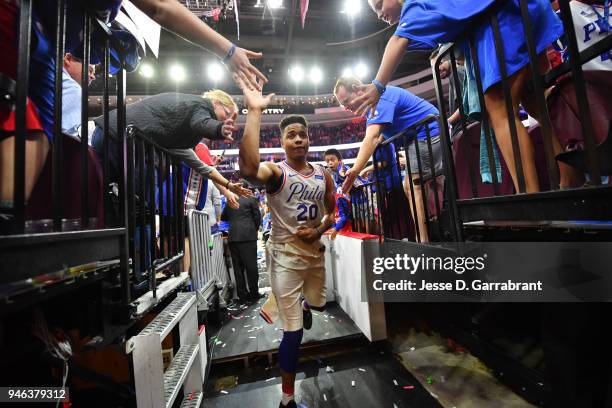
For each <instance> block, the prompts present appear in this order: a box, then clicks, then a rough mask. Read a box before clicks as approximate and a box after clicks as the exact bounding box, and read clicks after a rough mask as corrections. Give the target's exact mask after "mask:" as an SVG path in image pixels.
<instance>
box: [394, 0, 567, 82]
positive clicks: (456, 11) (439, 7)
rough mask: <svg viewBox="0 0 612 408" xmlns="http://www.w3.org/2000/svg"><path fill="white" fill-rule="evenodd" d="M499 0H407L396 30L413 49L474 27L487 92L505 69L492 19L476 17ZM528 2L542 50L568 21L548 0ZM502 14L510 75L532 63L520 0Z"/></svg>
mask: <svg viewBox="0 0 612 408" xmlns="http://www.w3.org/2000/svg"><path fill="white" fill-rule="evenodd" d="M495 3H496V1H495V0H482V1H475V0H406V2H405V3H404V6H403V7H402V14H401V18H400V21H399V24H398V27H397V30H396V32H395V35H397V36H399V37H404V38H408V39H410V40H411V43H412V44H411V45H410V46H409V47H408V48H409V49H423V48H426V47H428V48H433V47H435V46H437V45H438V44H443V43H448V42H456V41H458V40H460V39H462V38H461V37H462V35H464V34H466V33H468V30H470V31H469V32H471V33H473V38H474V45H475V47H476V50H477V52H478V58H479V62H480V74H481V77H482V82H483V89H484V91H485V92H486V90H487V89H488V88H489V87H491V86H492V85H494V84H496V83H498V82H500V81H501V73H500V70H499V64H498V62H497V54H496V51H495V43H494V41H493V28H492V27H491V24H490V22H489V21H488V20H486V21H484V22H482V23H480V24H478V25H476V26H475V25H474V23H475V21H476V20H477V19H478V18H479V17H480V16H482V14H483V13H484V12H485V11H486V10H488V9H489V8H490V7H492V6H493V5H494V4H495ZM528 8H529V15H530V17H531V23H532V24H531V26H532V30H533V35H534V38H535V42H536V50H537V53H538V54H539V53H541V52H543V51H544V50H546V48H547V47H548V46H549V45H550V44H552V43H553V42H554V41H555V40H557V39H558V38H559V37H560V36H561V35H562V34H563V25H562V24H561V21H560V20H559V18H558V17H557V16H556V15H555V13H554V12H553V10H552V8H551V6H550V2H549V1H548V0H528ZM497 18H498V21H499V29H500V33H501V37H502V42H503V45H504V54H505V59H506V70H507V73H508V76H510V75H512V74H514V73H516V72H517V71H518V70H520V69H521V68H522V67H524V66H525V65H527V64H528V63H529V53H528V50H527V39H526V38H525V34H524V28H523V22H522V18H521V10H520V3H519V0H507V1H506V2H505V4H503V5H502V6H501V7H500V8H499V10H498V11H497Z"/></svg>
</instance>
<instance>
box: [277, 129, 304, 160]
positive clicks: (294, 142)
mask: <svg viewBox="0 0 612 408" xmlns="http://www.w3.org/2000/svg"><path fill="white" fill-rule="evenodd" d="M309 146H310V140H309V139H308V129H307V128H306V126H304V125H302V124H301V123H292V124H290V125H289V126H287V127H286V128H285V130H284V131H283V149H284V150H285V154H286V155H287V157H289V158H291V159H297V160H305V159H306V155H307V154H308V147H309Z"/></svg>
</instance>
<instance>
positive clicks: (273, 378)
mask: <svg viewBox="0 0 612 408" xmlns="http://www.w3.org/2000/svg"><path fill="white" fill-rule="evenodd" d="M275 379H276V377H272V378H268V379H267V380H266V382H270V381H274V380H275Z"/></svg>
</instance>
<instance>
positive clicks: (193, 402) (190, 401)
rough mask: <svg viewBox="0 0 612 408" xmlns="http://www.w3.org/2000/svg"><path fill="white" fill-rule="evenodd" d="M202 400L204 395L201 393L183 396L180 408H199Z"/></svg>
mask: <svg viewBox="0 0 612 408" xmlns="http://www.w3.org/2000/svg"><path fill="white" fill-rule="evenodd" d="M203 399H204V394H203V393H201V392H194V393H192V394H188V395H185V398H184V399H183V402H182V403H181V408H199V407H200V405H201V404H202V400H203Z"/></svg>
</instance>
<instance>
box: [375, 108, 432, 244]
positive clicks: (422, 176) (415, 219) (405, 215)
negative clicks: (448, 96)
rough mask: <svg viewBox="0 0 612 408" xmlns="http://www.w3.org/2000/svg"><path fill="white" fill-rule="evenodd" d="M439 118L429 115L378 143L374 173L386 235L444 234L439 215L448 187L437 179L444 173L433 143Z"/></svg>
mask: <svg viewBox="0 0 612 408" xmlns="http://www.w3.org/2000/svg"><path fill="white" fill-rule="evenodd" d="M438 120H439V118H438V116H436V115H427V116H426V117H424V118H423V119H421V120H420V121H418V122H416V123H415V124H413V125H412V126H410V127H409V128H407V129H405V130H404V131H402V132H401V133H399V134H397V135H394V136H392V137H390V138H389V139H386V140H385V141H383V142H381V143H380V144H379V145H378V146H377V147H376V151H375V152H374V155H373V163H374V176H375V179H376V190H377V197H378V208H379V211H380V217H381V220H382V232H383V235H384V236H385V237H386V238H393V239H404V238H407V239H409V240H410V241H414V240H416V241H419V242H425V241H428V240H429V237H430V236H432V234H434V233H437V234H438V235H442V231H441V230H440V223H439V222H438V218H439V216H440V215H441V213H442V192H443V188H444V187H443V185H441V184H440V183H439V182H436V181H437V180H439V179H440V176H443V173H442V170H441V169H440V168H439V167H440V166H437V165H436V155H437V154H436V153H435V152H434V148H433V145H432V143H434V139H435V138H436V137H437V135H432V134H431V125H432V124H433V123H435V122H437V121H438ZM418 135H424V136H425V138H424V139H423V137H422V136H418ZM423 144H425V146H423ZM434 230H435V231H434Z"/></svg>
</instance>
